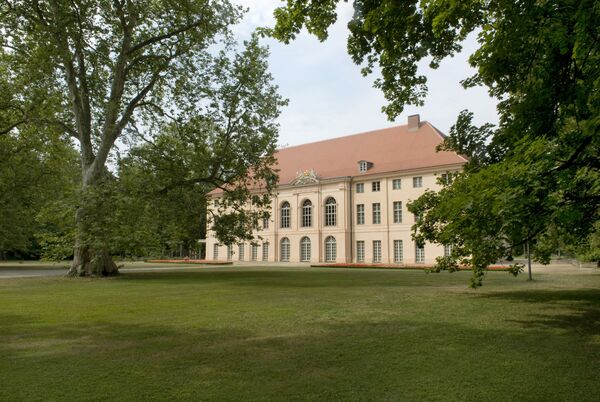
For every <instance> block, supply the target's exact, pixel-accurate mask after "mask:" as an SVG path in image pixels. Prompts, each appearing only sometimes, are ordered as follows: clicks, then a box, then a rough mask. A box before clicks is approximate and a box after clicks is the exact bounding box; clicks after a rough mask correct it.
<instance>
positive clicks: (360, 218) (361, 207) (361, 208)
mask: <svg viewBox="0 0 600 402" xmlns="http://www.w3.org/2000/svg"><path fill="white" fill-rule="evenodd" d="M356 224H357V225H364V224H365V204H357V205H356Z"/></svg>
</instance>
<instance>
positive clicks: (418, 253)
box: [415, 244, 425, 264]
mask: <svg viewBox="0 0 600 402" xmlns="http://www.w3.org/2000/svg"><path fill="white" fill-rule="evenodd" d="M424 262H425V245H423V247H419V246H418V245H416V244H415V263H416V264H423V263H424Z"/></svg>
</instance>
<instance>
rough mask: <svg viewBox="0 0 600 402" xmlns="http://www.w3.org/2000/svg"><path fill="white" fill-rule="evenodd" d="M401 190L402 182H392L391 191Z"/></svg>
mask: <svg viewBox="0 0 600 402" xmlns="http://www.w3.org/2000/svg"><path fill="white" fill-rule="evenodd" d="M401 188H402V181H401V180H400V179H394V180H392V190H400V189H401Z"/></svg>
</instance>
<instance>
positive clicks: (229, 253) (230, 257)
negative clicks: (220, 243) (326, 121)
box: [227, 244, 233, 260]
mask: <svg viewBox="0 0 600 402" xmlns="http://www.w3.org/2000/svg"><path fill="white" fill-rule="evenodd" d="M232 258H233V247H231V244H228V245H227V259H228V260H231V259H232Z"/></svg>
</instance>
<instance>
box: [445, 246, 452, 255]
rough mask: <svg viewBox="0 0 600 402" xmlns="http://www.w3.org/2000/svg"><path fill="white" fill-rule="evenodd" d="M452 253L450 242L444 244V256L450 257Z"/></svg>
mask: <svg viewBox="0 0 600 402" xmlns="http://www.w3.org/2000/svg"><path fill="white" fill-rule="evenodd" d="M450 254H452V244H444V257H450Z"/></svg>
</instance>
